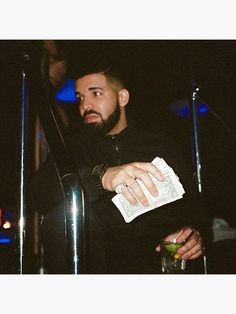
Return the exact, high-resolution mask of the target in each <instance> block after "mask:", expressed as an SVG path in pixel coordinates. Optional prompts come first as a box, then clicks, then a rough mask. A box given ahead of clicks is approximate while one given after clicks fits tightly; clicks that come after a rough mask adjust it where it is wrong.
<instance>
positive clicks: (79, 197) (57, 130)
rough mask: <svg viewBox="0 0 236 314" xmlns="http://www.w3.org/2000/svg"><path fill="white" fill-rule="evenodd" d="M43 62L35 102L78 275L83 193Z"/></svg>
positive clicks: (81, 264)
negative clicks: (62, 197)
mask: <svg viewBox="0 0 236 314" xmlns="http://www.w3.org/2000/svg"><path fill="white" fill-rule="evenodd" d="M45 59H46V61H45ZM43 61H44V62H45V64H43V63H42V67H43V70H44V73H43V76H44V77H43V79H42V82H41V85H40V87H39V88H38V92H39V93H38V95H37V99H38V100H39V101H37V99H35V101H36V103H37V112H38V114H39V118H40V122H41V124H42V127H43V129H44V133H45V136H46V139H47V142H48V146H49V148H50V151H51V153H52V156H53V159H54V162H55V165H56V169H57V173H58V177H59V180H60V183H61V186H62V189H63V192H64V200H65V212H66V217H65V226H66V228H65V229H66V230H65V232H66V245H67V258H68V269H69V272H70V273H71V274H80V273H84V272H85V269H86V262H85V209H84V193H83V190H82V187H81V184H80V181H79V178H78V175H77V172H76V170H75V169H76V167H75V165H74V163H73V160H72V158H71V155H70V153H69V150H68V144H67V143H66V141H65V138H64V136H63V132H62V129H61V127H60V126H59V124H58V121H57V118H56V115H55V113H54V111H53V108H52V105H51V101H52V99H53V98H54V97H55V95H54V93H51V90H50V84H49V80H48V76H47V74H48V73H47V72H48V71H47V69H48V65H47V58H44V60H43Z"/></svg>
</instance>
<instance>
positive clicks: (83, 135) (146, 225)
mask: <svg viewBox="0 0 236 314" xmlns="http://www.w3.org/2000/svg"><path fill="white" fill-rule="evenodd" d="M75 91H76V97H77V100H78V109H79V114H80V116H81V118H82V127H81V132H80V133H79V134H74V139H73V140H72V141H73V153H74V158H75V160H76V163H77V168H78V174H79V176H80V179H81V182H82V185H83V189H84V192H85V196H86V200H87V202H86V209H87V217H88V220H89V232H88V255H87V265H88V266H87V267H88V269H87V272H88V273H107V274H109V273H110V274H122V273H123V274H124V273H126V274H134V273H138V274H141V273H143V274H144V273H160V272H161V265H160V256H159V251H160V246H159V241H160V239H161V238H167V239H173V238H176V239H177V240H178V241H184V240H185V239H187V238H188V237H189V236H190V234H191V236H190V237H189V238H188V241H186V243H185V244H184V245H183V246H182V247H181V248H180V249H179V250H178V253H179V254H180V255H181V258H183V259H187V260H189V262H188V264H189V266H190V267H189V269H191V265H194V262H191V261H192V260H197V261H198V262H199V259H198V257H199V256H200V255H201V254H202V238H201V236H200V233H199V228H201V226H202V225H203V220H204V216H203V213H202V208H201V205H200V204H199V203H197V201H198V200H197V194H196V191H195V187H194V186H193V183H192V182H191V175H190V173H188V172H186V165H185V162H184V157H183V156H182V154H181V152H180V151H179V150H178V148H177V147H176V144H175V143H173V142H172V141H171V140H170V139H169V138H168V137H166V136H165V135H164V134H162V132H160V133H158V134H157V136H154V135H153V134H148V133H147V132H144V131H142V130H139V129H138V128H136V127H133V126H132V125H130V124H129V126H128V119H127V115H126V106H127V105H128V103H129V97H130V96H129V91H128V90H127V89H126V88H125V86H124V84H123V82H122V79H120V77H119V76H117V75H116V74H115V73H113V72H112V70H111V69H95V68H94V69H93V70H90V71H87V72H85V73H83V74H80V76H79V77H77V78H76V84H75ZM157 156H158V157H162V158H163V159H164V160H165V161H166V162H167V163H168V164H169V165H170V166H171V167H172V168H173V169H174V171H175V172H176V173H177V175H178V176H179V178H180V181H181V182H182V184H183V186H184V189H185V191H186V193H185V195H184V197H183V199H181V200H178V201H176V202H173V203H170V204H166V205H164V206H162V207H160V208H158V209H154V210H152V211H150V212H148V213H145V214H143V215H141V216H139V217H137V218H135V219H134V220H133V221H131V222H130V223H126V222H125V221H124V219H123V217H122V215H121V214H120V212H119V210H118V209H117V208H116V206H115V205H114V204H113V203H112V201H111V198H112V197H113V196H114V195H115V193H114V192H115V190H117V188H118V187H122V189H121V190H120V191H119V192H120V193H122V194H123V196H124V197H125V198H126V199H127V200H128V201H129V202H130V203H131V204H132V205H133V206H135V205H137V204H138V202H140V203H141V204H142V205H143V206H148V200H147V198H146V196H145V194H144V192H143V190H142V188H141V186H140V185H139V183H138V181H137V179H139V180H141V181H142V182H143V183H144V185H145V186H146V188H147V189H148V190H149V192H150V193H151V194H152V195H153V196H157V195H158V193H159V191H158V190H157V188H156V186H155V185H154V183H153V181H152V178H151V176H150V174H152V175H153V176H154V177H155V178H156V179H158V180H160V181H163V180H164V177H163V174H162V173H161V172H160V170H159V169H157V168H156V167H155V166H154V165H153V164H151V161H152V160H153V159H154V158H155V157H157ZM47 164H48V165H47V166H46V167H45V168H44V170H43V171H42V172H41V175H40V174H39V176H38V178H39V179H37V180H36V181H35V182H36V185H35V186H36V187H37V183H38V182H41V187H42V186H43V182H44V179H43V178H45V176H44V174H46V173H47V170H45V169H49V168H50V169H51V170H50V173H51V174H50V181H51V180H52V178H53V176H55V175H54V174H53V173H54V170H52V167H51V166H50V165H51V162H50V161H48V162H47ZM42 173H44V174H43V175H42ZM39 186H40V185H38V187H39ZM52 186H53V184H48V185H47V190H48V192H49V190H50V187H52ZM44 187H45V184H44ZM39 190H40V192H42V191H43V189H40V188H38V190H37V191H39ZM58 191H59V186H58ZM57 194H58V193H57V192H56V189H54V192H53V196H52V198H53V199H55V200H54V209H53V210H50V209H49V210H48V212H47V213H45V217H46V218H45V219H44V220H45V226H46V227H45V226H44V231H45V230H46V232H44V236H45V235H46V234H47V230H49V229H48V228H49V227H47V225H48V226H49V225H50V221H54V222H55V219H57V218H56V217H58V214H59V211H58V210H57V207H58V206H59V204H60V202H61V201H62V198H60V197H59V198H58V199H57V197H56V196H55V195H57ZM45 195H46V194H45V193H44V192H43V199H44V200H43V203H44V206H45V207H47V208H50V205H49V203H48V204H46V200H47V198H46V197H45ZM49 198H50V197H48V199H49ZM37 199H38V200H39V202H38V204H40V202H41V203H42V197H40V195H39V194H38V193H37ZM37 207H38V208H39V207H40V205H38V206H37ZM61 211H62V212H63V209H61ZM50 216H51V218H48V217H50ZM63 227H64V226H63V219H61V223H60V228H61V234H63ZM197 230H198V231H197ZM54 232H58V230H56V228H55V230H54ZM49 233H50V231H49ZM62 238H63V236H62ZM44 239H45V242H47V241H48V240H47V236H46V238H44ZM55 240H56V239H55ZM62 241H63V240H62ZM53 246H54V245H53V244H52V245H51V247H53ZM61 248H62V246H61ZM59 249H60V248H59ZM63 250H64V249H63ZM61 253H63V252H61ZM63 254H65V251H64V253H63ZM63 254H62V256H63ZM64 257H65V255H64ZM60 262H62V260H60ZM50 263H51V261H50V259H48V264H50ZM53 267H56V266H55V264H54V266H53V264H51V268H50V267H49V270H48V272H66V270H65V267H66V266H63V267H64V270H63V267H62V268H61V269H58V270H57V269H54V270H52V268H53ZM50 269H51V270H50ZM193 269H194V268H193ZM193 271H194V272H200V271H199V270H197V271H196V270H193Z"/></svg>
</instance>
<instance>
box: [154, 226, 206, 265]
mask: <svg viewBox="0 0 236 314" xmlns="http://www.w3.org/2000/svg"><path fill="white" fill-rule="evenodd" d="M174 239H175V240H176V242H178V243H181V242H185V244H184V245H183V246H182V247H181V248H179V249H178V251H177V252H178V253H179V254H180V255H181V258H182V259H189V260H193V259H196V258H198V257H199V256H201V255H202V254H203V244H202V238H201V236H200V233H199V232H198V231H197V230H195V229H193V228H191V227H185V228H182V229H181V230H179V231H177V232H175V233H172V234H170V235H168V236H167V237H166V238H165V240H167V241H171V240H174ZM155 250H156V252H160V245H158V246H157V247H156V248H155Z"/></svg>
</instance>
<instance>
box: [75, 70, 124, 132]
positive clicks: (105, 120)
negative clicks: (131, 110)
mask: <svg viewBox="0 0 236 314" xmlns="http://www.w3.org/2000/svg"><path fill="white" fill-rule="evenodd" d="M75 91H76V97H77V99H78V103H79V112H80V115H81V117H82V119H83V122H84V125H85V128H86V129H88V130H90V131H92V132H93V131H95V132H98V133H100V134H103V135H104V134H107V133H109V132H110V131H111V130H112V129H113V128H114V127H115V125H116V124H117V123H118V121H119V118H120V107H119V101H118V92H117V91H115V89H114V87H113V86H112V84H111V82H109V81H108V80H107V79H106V77H105V76H104V75H103V74H100V73H95V74H89V75H86V76H84V77H82V78H80V79H78V80H77V81H76V83H75Z"/></svg>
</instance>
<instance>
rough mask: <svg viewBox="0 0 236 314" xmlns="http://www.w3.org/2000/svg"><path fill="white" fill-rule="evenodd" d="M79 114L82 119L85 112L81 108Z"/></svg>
mask: <svg viewBox="0 0 236 314" xmlns="http://www.w3.org/2000/svg"><path fill="white" fill-rule="evenodd" d="M79 114H80V115H81V117H82V116H83V114H84V110H83V109H82V108H81V107H79Z"/></svg>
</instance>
